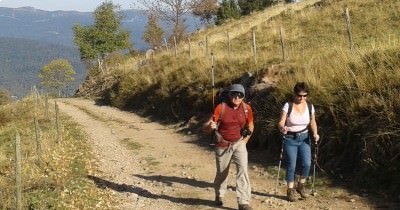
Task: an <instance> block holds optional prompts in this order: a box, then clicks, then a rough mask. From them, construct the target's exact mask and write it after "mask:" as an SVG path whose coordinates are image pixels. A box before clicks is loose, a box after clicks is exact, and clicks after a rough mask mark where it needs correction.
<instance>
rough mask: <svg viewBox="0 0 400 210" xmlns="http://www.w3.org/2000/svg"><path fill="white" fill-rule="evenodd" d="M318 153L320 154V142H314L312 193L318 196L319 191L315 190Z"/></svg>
mask: <svg viewBox="0 0 400 210" xmlns="http://www.w3.org/2000/svg"><path fill="white" fill-rule="evenodd" d="M317 154H318V142H315V143H314V166H313V180H312V190H311V195H312V196H316V195H317V192H316V191H315V167H316V165H317Z"/></svg>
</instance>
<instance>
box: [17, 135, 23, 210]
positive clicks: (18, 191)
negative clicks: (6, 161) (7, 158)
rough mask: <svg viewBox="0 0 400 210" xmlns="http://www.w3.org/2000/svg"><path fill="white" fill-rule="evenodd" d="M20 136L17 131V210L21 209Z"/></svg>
mask: <svg viewBox="0 0 400 210" xmlns="http://www.w3.org/2000/svg"><path fill="white" fill-rule="evenodd" d="M21 162H22V161H21V137H20V135H19V133H18V131H17V135H16V138H15V164H16V166H15V175H16V178H15V179H16V180H15V181H16V187H17V192H16V193H17V195H16V196H17V200H16V202H17V204H16V206H17V210H21V209H22V181H21V180H22V178H21V176H22V174H21Z"/></svg>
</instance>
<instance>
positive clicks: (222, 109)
mask: <svg viewBox="0 0 400 210" xmlns="http://www.w3.org/2000/svg"><path fill="white" fill-rule="evenodd" d="M225 106H226V104H225V102H222V103H221V113H220V114H219V118H218V122H220V121H221V120H222V115H224V112H225Z"/></svg>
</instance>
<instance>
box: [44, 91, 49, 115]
mask: <svg viewBox="0 0 400 210" xmlns="http://www.w3.org/2000/svg"><path fill="white" fill-rule="evenodd" d="M44 109H45V113H44V114H45V118H46V119H48V118H49V95H48V94H47V93H46V95H45V100H44Z"/></svg>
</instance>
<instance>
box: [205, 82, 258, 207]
mask: <svg viewBox="0 0 400 210" xmlns="http://www.w3.org/2000/svg"><path fill="white" fill-rule="evenodd" d="M227 96H228V97H227V99H226V100H225V101H223V102H222V103H220V104H218V105H217V107H215V109H214V116H213V118H212V119H211V120H210V121H209V123H206V127H207V128H208V130H210V131H211V130H214V131H215V135H216V138H217V142H216V145H215V157H216V166H217V172H216V175H215V179H214V189H215V204H216V205H217V206H222V205H223V197H224V194H225V192H226V190H227V185H228V174H229V165H230V162H231V161H233V162H234V163H235V165H236V195H237V202H238V206H239V210H250V209H252V208H251V207H250V197H251V187H250V180H249V175H248V172H247V165H248V153H247V148H246V143H247V142H248V141H249V139H250V136H251V134H252V132H253V130H254V123H253V112H252V109H251V107H250V106H249V105H248V104H246V103H244V102H243V98H244V96H245V90H244V87H243V86H242V85H241V84H233V85H231V86H230V87H229V89H228V95H227Z"/></svg>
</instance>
